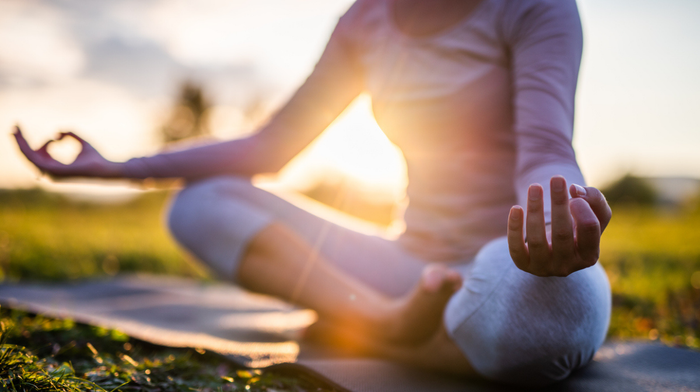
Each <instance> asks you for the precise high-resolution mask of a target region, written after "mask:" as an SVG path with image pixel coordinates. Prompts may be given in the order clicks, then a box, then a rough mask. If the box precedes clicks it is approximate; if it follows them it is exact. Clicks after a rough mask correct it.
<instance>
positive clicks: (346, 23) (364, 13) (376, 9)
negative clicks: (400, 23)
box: [338, 0, 388, 32]
mask: <svg viewBox="0 0 700 392" xmlns="http://www.w3.org/2000/svg"><path fill="white" fill-rule="evenodd" d="M387 3H388V0H357V1H355V2H354V3H353V4H352V5H351V6H350V8H348V10H347V11H346V12H345V14H343V16H341V17H340V20H339V22H338V26H339V27H341V26H342V27H343V28H348V29H361V28H364V27H366V26H368V25H372V24H375V23H379V22H381V20H382V18H383V16H384V12H385V11H386V8H385V7H387V6H388V4H387ZM355 32H357V31H355Z"/></svg>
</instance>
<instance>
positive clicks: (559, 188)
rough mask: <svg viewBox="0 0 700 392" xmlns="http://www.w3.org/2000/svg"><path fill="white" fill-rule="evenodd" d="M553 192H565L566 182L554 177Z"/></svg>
mask: <svg viewBox="0 0 700 392" xmlns="http://www.w3.org/2000/svg"><path fill="white" fill-rule="evenodd" d="M551 186H552V190H553V191H555V192H563V191H564V189H565V188H566V180H565V179H564V178H563V177H552V181H551Z"/></svg>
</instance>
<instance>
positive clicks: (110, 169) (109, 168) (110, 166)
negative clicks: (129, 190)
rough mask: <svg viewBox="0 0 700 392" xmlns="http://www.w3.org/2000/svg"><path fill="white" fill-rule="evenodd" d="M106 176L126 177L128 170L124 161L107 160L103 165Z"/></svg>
mask: <svg viewBox="0 0 700 392" xmlns="http://www.w3.org/2000/svg"><path fill="white" fill-rule="evenodd" d="M103 174H104V177H105V178H124V177H125V174H126V171H125V165H124V163H123V162H112V161H107V162H106V163H105V165H104V167H103Z"/></svg>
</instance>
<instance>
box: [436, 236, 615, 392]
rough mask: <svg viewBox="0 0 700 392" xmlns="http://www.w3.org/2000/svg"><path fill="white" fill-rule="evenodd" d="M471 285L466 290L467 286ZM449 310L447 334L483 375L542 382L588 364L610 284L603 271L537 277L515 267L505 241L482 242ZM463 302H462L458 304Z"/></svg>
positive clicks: (601, 332) (605, 314)
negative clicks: (469, 271)
mask: <svg viewBox="0 0 700 392" xmlns="http://www.w3.org/2000/svg"><path fill="white" fill-rule="evenodd" d="M470 286H471V287H470ZM458 296H461V297H462V298H457V299H455V300H454V301H451V302H450V304H449V305H448V308H447V312H452V313H458V312H459V310H460V309H459V307H466V308H467V311H463V312H462V313H461V314H459V317H458V318H457V319H455V318H454V317H453V319H452V320H450V317H449V315H447V314H446V322H449V324H450V325H449V327H451V328H450V332H451V335H452V337H453V339H454V340H455V343H456V344H457V345H458V346H459V347H460V349H461V350H462V352H463V353H464V354H465V356H466V357H467V359H469V361H470V362H471V364H472V366H473V367H474V369H475V370H477V371H478V372H479V373H481V374H482V375H483V376H485V377H486V378H490V379H493V380H496V381H500V382H504V383H510V384H519V385H527V386H544V385H547V384H551V383H554V382H556V381H559V380H562V379H564V378H566V377H567V376H568V375H569V374H570V373H571V372H572V371H573V370H575V369H576V368H579V367H581V366H583V365H585V364H586V363H588V362H589V361H590V360H591V359H592V357H593V355H594V353H595V351H596V350H597V349H598V347H600V345H601V344H602V343H603V340H604V339H605V334H606V332H607V327H608V322H609V318H610V288H609V285H608V282H607V277H606V276H605V272H604V271H603V269H602V268H601V267H600V266H599V265H596V266H594V267H591V268H588V269H585V270H582V271H578V272H576V273H574V274H571V275H570V276H568V277H566V278H560V277H554V278H540V277H536V276H534V275H531V274H528V273H526V272H523V271H521V270H519V269H517V267H515V265H514V264H513V262H512V260H510V256H509V255H508V249H507V243H506V241H505V240H497V241H494V242H492V243H490V244H488V245H487V246H485V247H484V249H483V250H482V252H480V253H479V255H478V256H477V258H476V260H475V265H474V268H473V270H472V275H471V276H469V277H468V278H467V280H466V281H465V288H464V289H463V290H462V291H460V292H459V293H458V294H457V295H456V297H458ZM460 304H461V305H463V306H460Z"/></svg>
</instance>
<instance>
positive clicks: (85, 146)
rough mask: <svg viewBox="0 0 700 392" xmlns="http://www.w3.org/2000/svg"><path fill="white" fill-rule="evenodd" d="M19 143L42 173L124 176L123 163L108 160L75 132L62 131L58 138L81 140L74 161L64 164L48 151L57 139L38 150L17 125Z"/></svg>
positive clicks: (78, 175)
mask: <svg viewBox="0 0 700 392" xmlns="http://www.w3.org/2000/svg"><path fill="white" fill-rule="evenodd" d="M14 136H15V139H17V145H18V146H19V149H20V150H21V151H22V153H23V154H24V156H25V157H27V159H29V161H30V162H31V163H33V164H34V166H36V167H37V168H38V169H39V170H41V172H42V173H45V174H48V175H49V176H51V177H53V178H65V177H97V178H120V177H122V164H120V163H117V162H111V161H108V160H106V159H105V158H104V157H103V156H102V155H100V153H99V152H97V150H95V148H94V147H92V146H91V145H90V144H89V143H88V142H86V141H85V140H83V139H82V138H81V137H79V136H78V135H76V134H74V133H73V132H61V133H59V135H58V138H57V140H61V139H63V138H64V137H66V136H69V137H72V138H74V139H75V140H77V141H78V142H80V145H81V150H80V153H79V154H78V156H77V157H76V158H75V160H74V161H73V162H72V163H69V164H64V163H61V162H59V161H57V160H55V159H54V158H53V157H52V156H51V155H50V154H49V152H48V150H47V148H48V146H49V144H51V143H52V142H54V141H55V140H53V139H52V140H49V141H47V142H46V143H44V145H43V146H41V147H40V148H39V149H37V150H33V149H32V148H31V147H29V144H28V143H27V140H25V139H24V136H23V135H22V130H20V128H19V126H15V132H14Z"/></svg>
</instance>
